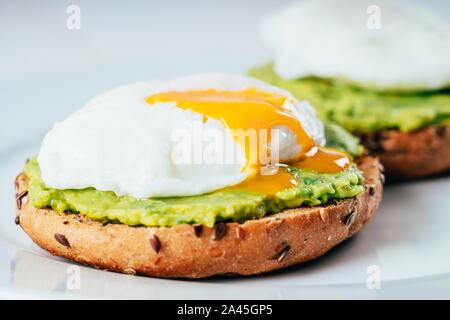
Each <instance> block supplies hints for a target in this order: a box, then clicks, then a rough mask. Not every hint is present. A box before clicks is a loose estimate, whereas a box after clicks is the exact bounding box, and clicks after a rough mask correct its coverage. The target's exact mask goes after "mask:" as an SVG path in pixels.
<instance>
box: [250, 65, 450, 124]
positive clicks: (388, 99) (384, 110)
mask: <svg viewBox="0 0 450 320" xmlns="http://www.w3.org/2000/svg"><path fill="white" fill-rule="evenodd" d="M249 75H250V76H253V77H255V78H259V79H261V80H263V81H266V82H268V83H271V84H273V85H275V86H278V87H281V88H284V89H286V90H287V91H290V92H291V93H292V94H293V95H294V96H295V97H296V98H297V99H300V100H308V101H309V102H311V104H312V105H313V106H314V107H316V110H317V113H318V116H319V117H320V118H322V119H328V120H331V121H334V122H336V123H338V124H340V125H341V126H343V127H344V128H346V129H347V130H350V131H352V132H372V131H376V130H383V129H397V130H401V131H405V132H408V131H413V130H417V129H420V128H422V127H426V126H430V125H448V124H450V89H448V88H447V89H445V90H439V91H410V92H405V91H402V92H394V91H389V92H386V91H383V92H382V91H376V90H372V89H369V88H363V87H357V86H354V85H352V84H350V83H349V82H348V81H343V80H331V79H322V78H317V77H308V78H301V79H296V80H285V79H282V78H280V77H279V76H278V75H277V74H276V73H275V72H274V70H273V65H272V64H268V65H265V66H261V67H256V68H253V69H251V70H250V71H249Z"/></svg>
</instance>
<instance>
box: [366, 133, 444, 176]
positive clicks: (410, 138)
mask: <svg viewBox="0 0 450 320" xmlns="http://www.w3.org/2000/svg"><path fill="white" fill-rule="evenodd" d="M358 136H359V137H360V138H361V142H362V143H363V144H364V146H365V147H366V149H367V150H368V151H369V153H370V154H373V155H375V156H377V157H379V159H380V161H381V163H383V165H384V167H385V168H386V176H387V177H388V179H390V180H405V179H416V178H422V177H426V176H431V175H435V174H438V173H444V172H447V171H449V170H450V125H448V126H431V127H426V128H424V129H421V130H417V131H413V132H401V131H398V130H380V131H375V132H371V133H366V134H358Z"/></svg>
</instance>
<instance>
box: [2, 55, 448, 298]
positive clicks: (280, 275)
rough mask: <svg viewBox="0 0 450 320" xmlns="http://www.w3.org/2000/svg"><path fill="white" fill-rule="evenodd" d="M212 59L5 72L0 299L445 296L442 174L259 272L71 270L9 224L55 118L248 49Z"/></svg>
mask: <svg viewBox="0 0 450 320" xmlns="http://www.w3.org/2000/svg"><path fill="white" fill-rule="evenodd" d="M185 58H186V57H185ZM217 58H218V55H215V56H214V59H212V58H210V59H209V60H208V57H189V59H190V61H192V60H195V59H197V61H196V62H194V63H191V64H186V61H183V60H182V59H181V60H180V59H167V57H166V58H164V59H161V60H157V58H154V59H153V60H147V61H145V63H137V62H136V63H132V64H126V65H121V66H114V68H112V67H110V66H104V67H98V68H96V69H95V70H93V69H85V70H78V71H72V72H65V73H54V74H46V75H36V76H34V77H32V78H31V77H28V78H22V79H15V80H14V79H9V81H8V82H4V83H2V84H1V89H2V91H3V92H4V95H2V100H3V101H2V105H3V106H6V108H4V107H2V108H3V109H1V110H0V112H1V113H0V119H1V120H3V121H2V123H1V129H0V130H1V132H0V133H1V134H0V161H1V162H0V209H1V211H0V297H3V298H22V297H26V298H136V299H140V298H150V299H201V298H204V299H306V298H319V299H320V298H324V299H327V298H335V299H336V298H337V299H347V298H360V299H366V298H368V299H371V298H377V299H378V298H383V299H390V298H450V254H449V252H450V233H449V231H448V230H449V226H450V208H449V207H450V206H449V204H450V202H449V198H448V197H449V195H450V177H449V176H446V177H441V178H435V179H429V180H424V181H418V182H413V183H408V184H406V183H405V184H398V185H393V186H387V187H386V189H385V193H384V199H383V203H382V205H381V207H380V209H379V210H378V212H377V214H376V215H375V217H374V219H373V220H372V221H371V222H370V223H369V224H368V226H367V227H366V228H365V229H364V230H363V231H362V232H361V233H360V234H359V235H357V236H356V237H354V238H353V239H351V240H349V241H346V242H345V243H343V244H342V245H340V246H338V247H337V248H335V249H334V250H332V251H331V252H329V253H327V254H326V255H325V256H324V257H322V258H319V259H316V260H315V261H312V262H309V263H305V264H303V265H299V266H295V267H291V268H289V269H287V270H284V271H277V272H273V273H269V274H266V275H262V276H252V277H232V278H225V277H220V278H210V279H206V280H198V281H192V280H167V279H156V278H148V277H141V276H128V275H123V274H117V273H113V272H107V271H100V270H96V269H93V268H90V267H85V266H81V265H77V264H75V266H77V268H79V269H73V268H71V266H73V265H74V264H73V263H72V262H70V261H66V260H63V259H60V258H55V257H52V256H50V255H49V254H47V253H46V252H44V251H43V250H41V249H39V248H38V247H37V246H36V245H34V244H33V243H32V242H31V240H30V239H29V238H28V237H27V236H26V235H25V233H24V232H23V231H22V229H21V228H19V227H17V226H16V225H15V224H14V189H13V180H14V177H15V175H16V174H17V173H18V172H19V171H20V170H21V169H22V167H23V165H24V161H25V159H26V158H27V157H29V156H31V155H33V154H34V153H35V152H36V151H37V150H38V148H39V143H40V141H41V139H42V137H43V134H44V133H45V132H46V131H47V130H48V129H49V128H50V126H51V124H52V123H53V122H54V121H56V120H60V119H62V118H64V117H65V116H66V115H68V114H69V113H70V112H72V111H73V110H75V109H76V108H77V107H79V106H80V105H81V104H82V103H83V102H84V101H85V100H86V99H87V98H89V97H90V96H92V95H94V94H96V93H98V92H100V91H101V90H103V89H106V88H108V87H111V86H113V85H116V84H119V83H126V82H129V81H133V80H140V79H146V78H147V79H148V78H157V77H160V76H162V75H164V76H167V75H171V74H174V72H173V71H174V70H177V73H189V72H194V71H197V72H198V71H203V70H211V69H213V70H219V71H241V70H243V69H244V68H245V66H249V65H252V63H253V61H254V60H253V55H249V56H242V55H238V56H236V57H230V56H229V54H227V57H226V59H225V58H224V59H223V60H222V61H227V65H224V64H221V65H217V64H215V61H217ZM219 58H220V57H219ZM219 60H220V59H219ZM174 61H175V65H174ZM176 61H179V62H178V64H177V62H176ZM143 65H145V66H147V68H142V66H143ZM149 66H158V68H157V69H156V70H155V69H150V67H149ZM74 270H75V271H74ZM77 270H78V271H77ZM73 272H75V273H73ZM77 272H79V280H80V281H79V287H78V286H76V284H77V282H75V287H74V286H73V284H74V282H73V281H72V280H73V279H74V276H76V275H77V274H78V273H77ZM377 275H380V280H381V282H380V283H379V288H378V289H377V288H374V284H376V283H378V282H376V279H377V278H376V277H377ZM68 283H69V286H68V285H67V284H68ZM367 283H369V285H367ZM375 287H376V286H375Z"/></svg>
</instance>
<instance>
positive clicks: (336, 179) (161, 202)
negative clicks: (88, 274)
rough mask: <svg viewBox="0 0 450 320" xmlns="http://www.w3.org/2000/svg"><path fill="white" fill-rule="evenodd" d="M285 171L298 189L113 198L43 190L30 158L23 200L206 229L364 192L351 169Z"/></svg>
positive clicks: (98, 216) (102, 217)
mask: <svg viewBox="0 0 450 320" xmlns="http://www.w3.org/2000/svg"><path fill="white" fill-rule="evenodd" d="M282 170H284V169H282ZM286 170H289V171H290V172H291V173H292V174H293V176H294V177H295V179H296V180H297V181H298V185H297V186H296V187H293V188H290V189H286V190H283V191H280V192H277V193H275V194H268V195H263V194H253V193H249V192H244V191H230V190H226V191H225V190H222V191H220V190H219V191H216V192H212V193H208V194H202V195H198V196H189V197H171V198H151V199H136V198H133V197H131V196H121V197H119V196H117V195H116V194H115V193H114V192H111V191H99V190H96V189H94V188H87V189H82V190H56V189H51V188H48V187H46V186H45V184H44V183H43V181H42V179H41V174H40V170H39V164H38V162H37V160H36V157H34V158H33V159H31V160H30V161H29V162H28V164H27V165H26V167H25V174H26V175H27V176H28V177H29V178H30V182H29V189H28V191H29V195H28V196H29V201H30V203H31V204H32V205H33V206H34V207H37V208H44V207H50V208H52V209H54V210H56V211H58V212H60V213H62V212H64V211H69V212H74V213H82V214H84V215H86V216H87V217H88V218H90V219H93V220H98V221H101V222H118V223H124V224H127V225H130V226H136V225H144V226H173V225H175V224H178V223H199V224H204V225H206V226H209V227H211V226H213V225H214V224H215V223H216V222H218V221H236V222H243V221H245V220H249V219H257V218H261V217H263V216H265V215H268V214H271V213H276V212H279V211H281V210H284V209H287V208H294V207H299V206H301V205H306V206H315V205H320V204H325V203H327V202H328V201H329V200H331V199H342V198H350V197H354V196H356V195H358V194H361V193H363V192H364V187H363V176H362V173H361V172H360V171H359V170H358V169H356V167H355V166H354V165H352V166H350V167H349V168H348V169H346V170H345V171H342V172H340V173H337V174H322V173H317V172H313V171H305V170H300V169H297V168H293V167H289V168H287V169H286Z"/></svg>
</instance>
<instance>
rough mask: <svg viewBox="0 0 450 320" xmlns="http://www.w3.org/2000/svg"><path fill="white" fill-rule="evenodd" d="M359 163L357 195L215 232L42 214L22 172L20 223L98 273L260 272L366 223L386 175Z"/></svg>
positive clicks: (372, 162)
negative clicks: (31, 199)
mask: <svg viewBox="0 0 450 320" xmlns="http://www.w3.org/2000/svg"><path fill="white" fill-rule="evenodd" d="M357 164H358V167H359V168H360V170H362V171H363V173H364V178H365V187H366V190H365V192H364V194H362V195H360V196H357V197H355V198H351V199H345V200H339V201H334V202H333V203H331V204H328V205H324V206H316V207H301V208H295V209H290V210H285V211H283V212H280V213H277V214H273V215H269V216H266V217H264V218H261V219H256V220H248V221H246V222H244V223H242V224H239V223H235V222H229V223H223V222H222V223H218V224H216V225H215V227H214V228H208V227H205V226H200V225H188V224H180V225H176V226H174V227H130V226H127V225H124V224H112V223H111V224H106V225H105V224H102V223H99V222H96V221H93V220H90V219H87V218H86V217H84V216H83V215H80V214H72V213H67V214H62V215H61V214H58V213H57V212H56V211H54V210H51V209H37V208H34V207H33V206H31V205H30V204H29V203H28V202H27V188H28V177H27V176H26V175H25V174H23V173H21V174H20V175H19V176H18V177H17V179H16V192H17V195H16V199H17V210H16V213H17V217H16V223H17V224H20V226H21V227H22V228H23V230H24V231H25V232H26V233H27V234H28V235H29V236H30V237H31V239H33V241H34V242H35V243H36V244H37V245H39V246H40V247H41V248H43V249H45V250H47V251H48V252H50V253H51V254H53V255H56V256H61V257H64V258H67V259H71V260H75V261H78V262H80V263H83V264H88V265H93V266H95V267H97V268H101V269H108V270H114V271H119V272H124V273H131V274H135V273H138V274H146V275H150V276H157V277H183V278H203V277H208V276H212V275H216V274H241V275H250V274H259V273H263V272H267V271H272V270H276V269H280V268H284V267H287V266H290V265H293V264H297V263H300V262H304V261H307V260H311V259H313V258H316V257H319V256H321V255H323V254H324V253H325V252H327V251H328V250H330V249H331V248H332V247H334V246H336V245H337V244H339V243H340V242H342V241H344V240H345V239H347V238H349V237H351V236H353V235H354V234H355V233H357V232H358V231H359V230H361V229H362V228H363V227H364V226H365V225H366V223H367V222H368V221H369V220H370V219H371V218H372V216H373V215H374V213H375V211H376V209H377V207H378V205H379V203H380V201H381V197H382V189H383V179H384V176H383V173H382V166H381V165H380V163H379V161H378V159H377V158H374V157H367V156H366V157H363V158H360V159H358V161H357Z"/></svg>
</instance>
